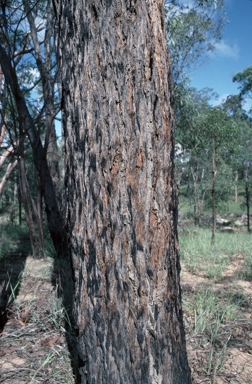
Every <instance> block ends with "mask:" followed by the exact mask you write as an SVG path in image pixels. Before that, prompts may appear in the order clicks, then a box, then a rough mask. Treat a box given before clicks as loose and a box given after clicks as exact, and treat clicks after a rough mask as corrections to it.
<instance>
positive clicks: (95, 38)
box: [59, 0, 191, 384]
mask: <svg viewBox="0 0 252 384" xmlns="http://www.w3.org/2000/svg"><path fill="white" fill-rule="evenodd" d="M61 4H62V9H61V15H59V16H61V18H59V19H60V20H61V23H62V24H61V43H62V74H63V82H62V83H63V106H64V111H63V112H64V113H63V115H64V116H63V120H64V129H65V154H66V179H65V184H66V204H67V224H68V231H69V248H70V252H71V257H72V263H73V268H74V278H75V320H76V325H77V327H78V334H79V338H78V347H79V359H80V360H79V364H80V374H81V383H86V384H87V383H93V384H94V383H96V384H98V383H99V384H102V383H104V384H107V383H118V384H119V383H121V384H128V383H130V384H131V383H132V384H133V383H144V384H148V383H149V384H153V383H163V384H167V383H172V384H182V383H183V384H187V383H190V382H191V380H190V370H189V367H188V362H187V355H186V347H185V335H184V329H183V321H182V308H181V290H180V280H179V272H180V263H179V257H178V240H177V228H176V227H177V201H176V191H175V185H176V183H175V182H174V171H173V156H174V147H173V111H172V109H171V88H172V86H171V80H170V68H169V61H168V59H167V52H166V41H165V31H164V15H163V2H162V1H161V0H156V1H155V0H152V1H147V0H146V1H143V0H135V1H129V0H107V1H100V0H92V1H87V0H71V1H69V0H62V2H61Z"/></svg>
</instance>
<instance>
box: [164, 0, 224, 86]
mask: <svg viewBox="0 0 252 384" xmlns="http://www.w3.org/2000/svg"><path fill="white" fill-rule="evenodd" d="M165 6H166V7H165V10H166V19H167V42H168V45H169V49H170V57H171V62H172V73H173V79H174V81H175V83H176V84H178V83H181V82H182V83H183V81H184V80H183V79H184V77H185V76H186V75H187V74H188V73H189V72H191V71H192V69H195V68H197V67H198V66H200V64H201V62H202V61H204V55H205V54H206V52H209V51H212V50H214V43H215V42H217V41H219V40H220V37H221V31H222V27H223V24H224V20H225V18H224V14H223V1H221V0H211V1H207V0H205V1H195V2H194V5H193V6H189V5H187V4H186V2H184V1H170V2H169V1H166V3H165Z"/></svg>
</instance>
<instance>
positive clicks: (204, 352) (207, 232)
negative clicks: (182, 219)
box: [179, 227, 252, 384]
mask: <svg viewBox="0 0 252 384" xmlns="http://www.w3.org/2000/svg"><path fill="white" fill-rule="evenodd" d="M179 238H180V249H181V251H180V254H181V260H182V263H183V268H184V269H185V270H187V271H188V272H189V275H188V274H187V276H188V277H187V281H190V273H191V279H192V281H193V282H194V285H193V286H194V287H195V288H194V289H193V290H189V291H188V293H185V294H184V295H183V308H184V314H185V316H184V317H185V322H186V324H187V335H188V340H189V341H188V344H189V345H190V343H191V345H192V346H193V351H195V350H197V355H195V354H193V353H192V360H191V361H190V363H191V365H192V366H193V367H194V372H197V373H196V376H197V377H198V380H199V382H201V380H202V379H203V380H202V382H203V381H205V380H206V381H207V382H211V383H212V384H215V383H216V382H217V381H216V378H217V377H218V376H225V375H227V376H229V373H230V372H229V369H231V368H233V367H230V366H229V365H228V364H229V363H228V357H229V356H230V353H231V352H230V351H232V350H234V348H235V345H236V343H237V349H236V350H237V352H236V353H235V356H239V353H240V352H239V351H240V349H239V348H240V347H241V345H246V343H245V341H246V340H247V339H249V338H248V332H249V329H250V324H249V318H248V314H249V313H250V310H251V302H250V300H251V295H250V294H249V292H248V291H245V290H243V289H242V288H241V286H240V285H237V280H238V279H240V280H241V281H244V280H247V279H249V280H250V279H251V278H252V251H251V240H252V237H251V234H247V233H241V232H240V233H224V232H217V233H216V242H215V245H214V246H212V245H211V229H208V228H196V227H187V228H183V229H180V236H179ZM237 260H242V263H240V264H239V262H238V261H237ZM230 265H232V268H231V269H229V270H230V271H232V272H230V273H231V276H232V277H231V278H230V280H229V277H228V279H227V280H225V278H223V272H224V271H225V268H226V267H229V268H230ZM198 275H200V277H199V280H197V279H198V277H197V276H198ZM194 276H195V278H194ZM225 276H226V275H225ZM202 277H203V278H205V279H206V280H203V278H202ZM210 278H213V279H211V280H210ZM222 278H223V279H222ZM182 281H183V279H182ZM246 286H247V285H246ZM185 292H186V291H185ZM245 352H246V351H245ZM189 355H190V353H189ZM195 356H197V358H195ZM232 356H234V355H232ZM243 356H244V355H243ZM246 356H250V355H249V353H247V355H246ZM233 358H234V357H233ZM238 367H239V363H238ZM230 377H231V376H230ZM206 378H208V379H209V381H208V379H206ZM195 380H196V382H198V381H197V379H195ZM239 382H240V381H239ZM241 382H244V384H246V383H247V384H249V381H247V380H246V379H245V381H244V379H242V381H241Z"/></svg>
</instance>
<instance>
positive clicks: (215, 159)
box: [211, 139, 218, 245]
mask: <svg viewBox="0 0 252 384" xmlns="http://www.w3.org/2000/svg"><path fill="white" fill-rule="evenodd" d="M217 168H218V156H217V152H216V140H215V139H213V153H212V238H211V244H212V245H214V243H215V232H216V201H215V200H216V195H215V183H216V175H217Z"/></svg>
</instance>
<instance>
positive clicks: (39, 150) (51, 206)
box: [0, 45, 68, 256]
mask: <svg viewBox="0 0 252 384" xmlns="http://www.w3.org/2000/svg"><path fill="white" fill-rule="evenodd" d="M0 64H1V67H2V70H3V73H4V77H5V81H6V83H7V84H8V85H9V87H10V89H11V91H12V94H13V98H14V100H15V103H16V107H17V112H18V117H19V120H20V127H21V129H23V131H24V132H25V134H26V135H27V136H28V138H29V141H30V143H31V147H32V151H33V159H34V166H35V168H36V170H37V172H38V175H39V178H40V182H41V186H42V188H43V191H42V192H43V198H44V201H45V211H46V215H47V220H48V226H49V231H50V235H51V237H52V241H53V244H54V246H55V249H56V251H57V254H58V255H59V256H67V254H68V249H67V244H66V235H65V226H64V221H63V218H62V215H61V212H60V208H59V204H58V201H57V197H56V192H55V187H54V185H53V182H52V177H51V174H50V169H49V166H48V162H47V159H46V152H45V150H44V147H43V145H42V142H41V138H40V136H39V132H38V131H37V129H36V126H35V122H34V120H33V119H32V116H31V115H30V112H29V109H28V107H27V105H26V101H25V99H24V96H23V95H22V92H21V89H20V86H19V83H18V78H17V74H16V72H15V68H14V67H13V66H12V63H11V59H10V57H9V56H8V55H7V53H6V52H5V50H4V48H3V47H2V46H1V45H0Z"/></svg>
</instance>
